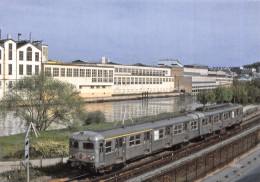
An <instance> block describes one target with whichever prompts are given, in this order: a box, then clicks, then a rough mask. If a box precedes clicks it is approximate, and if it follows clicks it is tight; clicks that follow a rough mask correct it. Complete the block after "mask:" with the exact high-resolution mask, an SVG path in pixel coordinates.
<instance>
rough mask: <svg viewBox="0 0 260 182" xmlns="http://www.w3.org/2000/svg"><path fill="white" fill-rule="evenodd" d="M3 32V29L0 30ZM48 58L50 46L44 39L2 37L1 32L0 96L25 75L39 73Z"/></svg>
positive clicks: (19, 36)
mask: <svg viewBox="0 0 260 182" xmlns="http://www.w3.org/2000/svg"><path fill="white" fill-rule="evenodd" d="M0 32H1V31H0ZM47 60H48V46H47V45H44V44H42V41H32V38H31V37H30V40H21V34H18V40H17V41H15V40H13V39H12V38H11V35H10V34H8V35H7V39H1V33H0V98H1V97H3V95H4V93H5V92H6V91H7V89H8V88H10V87H12V85H13V83H14V82H15V81H17V80H19V79H21V78H22V77H24V76H28V75H34V74H39V73H40V71H41V70H42V63H45V62H47Z"/></svg>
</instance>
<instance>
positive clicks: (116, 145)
mask: <svg viewBox="0 0 260 182" xmlns="http://www.w3.org/2000/svg"><path fill="white" fill-rule="evenodd" d="M115 148H118V139H116V144H115Z"/></svg>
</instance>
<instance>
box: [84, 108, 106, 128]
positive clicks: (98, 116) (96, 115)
mask: <svg viewBox="0 0 260 182" xmlns="http://www.w3.org/2000/svg"><path fill="white" fill-rule="evenodd" d="M103 122H106V117H105V114H104V113H103V112H101V111H92V112H89V113H88V116H87V118H86V119H85V121H84V123H83V124H84V125H90V124H98V123H103Z"/></svg>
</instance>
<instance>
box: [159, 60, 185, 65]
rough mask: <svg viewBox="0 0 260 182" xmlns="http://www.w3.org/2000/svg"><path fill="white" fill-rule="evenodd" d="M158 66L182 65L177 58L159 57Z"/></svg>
mask: <svg viewBox="0 0 260 182" xmlns="http://www.w3.org/2000/svg"><path fill="white" fill-rule="evenodd" d="M158 66H169V67H183V65H182V64H181V62H180V61H179V60H177V59H176V60H175V59H160V60H159V61H158Z"/></svg>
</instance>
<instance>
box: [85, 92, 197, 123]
mask: <svg viewBox="0 0 260 182" xmlns="http://www.w3.org/2000/svg"><path fill="white" fill-rule="evenodd" d="M194 99H195V98H194V97H170V98H154V99H149V100H131V101H120V102H107V103H94V104H86V108H87V110H88V111H93V110H100V111H102V112H104V113H105V116H106V119H107V122H115V121H118V120H122V119H123V117H124V116H125V119H126V120H127V119H130V118H137V117H143V116H151V115H157V114H160V113H165V112H177V111H180V110H181V109H184V108H185V109H186V110H193V109H194V108H196V107H198V106H199V104H197V103H196V102H195V100H194Z"/></svg>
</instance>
